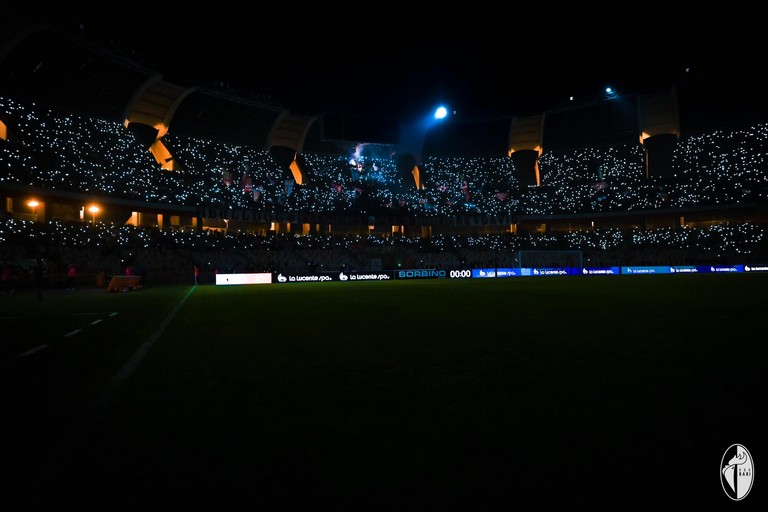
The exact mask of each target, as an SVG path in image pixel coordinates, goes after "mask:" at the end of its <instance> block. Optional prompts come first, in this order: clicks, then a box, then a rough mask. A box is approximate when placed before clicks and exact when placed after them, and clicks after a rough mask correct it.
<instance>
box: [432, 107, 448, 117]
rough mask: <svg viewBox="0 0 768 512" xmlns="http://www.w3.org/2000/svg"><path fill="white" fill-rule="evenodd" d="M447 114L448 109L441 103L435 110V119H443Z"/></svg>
mask: <svg viewBox="0 0 768 512" xmlns="http://www.w3.org/2000/svg"><path fill="white" fill-rule="evenodd" d="M447 116H448V109H447V108H445V107H443V106H442V105H441V106H439V107H437V110H435V119H445V118H446V117H447Z"/></svg>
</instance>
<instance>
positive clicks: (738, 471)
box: [720, 444, 755, 501]
mask: <svg viewBox="0 0 768 512" xmlns="http://www.w3.org/2000/svg"><path fill="white" fill-rule="evenodd" d="M754 481H755V463H754V461H753V460H752V455H750V453H749V450H747V449H746V448H745V447H744V446H743V445H740V444H732V445H731V446H729V447H728V449H727V450H725V453H724V454H723V460H721V461H720V484H722V486H723V490H724V491H725V494H727V495H728V497H729V498H731V499H732V500H734V501H740V500H743V499H744V498H746V497H747V494H749V491H750V490H751V489H752V482H754Z"/></svg>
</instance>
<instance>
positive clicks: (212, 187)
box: [0, 97, 768, 282]
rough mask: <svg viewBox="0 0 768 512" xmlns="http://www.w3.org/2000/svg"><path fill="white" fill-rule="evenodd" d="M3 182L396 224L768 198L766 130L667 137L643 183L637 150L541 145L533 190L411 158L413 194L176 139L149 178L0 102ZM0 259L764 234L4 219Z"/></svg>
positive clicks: (194, 258)
mask: <svg viewBox="0 0 768 512" xmlns="http://www.w3.org/2000/svg"><path fill="white" fill-rule="evenodd" d="M0 112H2V113H3V118H2V119H3V123H4V124H5V126H6V129H7V133H8V136H7V137H6V138H5V139H4V140H3V139H0V164H2V165H1V167H0V187H2V186H3V185H4V184H13V185H16V186H29V187H35V188H37V189H48V190H60V191H66V192H71V193H74V194H82V195H85V194H87V195H89V196H98V197H105V198H113V199H131V200H134V201H141V202H146V203H154V204H169V205H182V206H201V205H222V206H227V207H236V208H244V209H251V210H259V211H271V212H277V211H282V212H302V213H349V214H368V215H371V214H386V213H388V212H398V213H401V214H402V213H405V214H408V215H411V214H413V215H416V214H418V215H420V216H429V215H456V214H472V213H476V214H487V215H492V214H500V213H507V214H510V215H572V214H585V213H586V214H589V213H605V212H609V213H621V212H633V211H640V210H642V211H648V210H660V209H664V210H668V211H675V208H681V207H687V206H692V205H693V206H698V207H700V206H717V205H722V204H729V205H737V204H746V203H750V204H752V203H758V204H763V203H764V202H765V200H766V197H768V172H766V166H767V165H768V164H767V163H766V160H765V154H766V149H768V147H767V146H768V125H757V126H753V127H751V128H748V129H744V130H740V131H731V132H724V131H717V132H713V133H710V134H707V135H701V136H696V137H689V138H686V139H682V140H680V141H679V142H678V144H677V146H676V148H675V152H674V159H673V163H672V167H673V170H674V175H673V176H667V177H650V178H649V177H646V176H645V172H646V171H645V155H644V148H643V147H642V145H641V144H640V143H638V144H630V145H622V146H617V147H598V148H582V149H575V150H572V151H551V152H545V153H544V154H542V155H541V156H540V158H539V167H540V174H541V186H535V187H532V186H522V185H521V184H520V182H519V180H518V178H517V176H518V174H517V170H516V169H515V165H514V162H513V159H511V158H508V157H476V158H436V157H426V158H425V159H424V161H423V162H420V163H419V164H418V165H419V172H420V178H421V184H422V186H421V187H416V186H414V178H413V176H412V175H410V173H409V172H403V170H402V169H399V168H398V165H397V162H396V160H395V159H393V158H391V157H390V156H387V157H381V156H378V155H373V156H368V155H366V148H365V147H363V146H358V147H356V148H354V149H353V150H351V152H350V154H349V155H338V154H334V155H327V154H302V155H301V166H302V170H303V172H304V173H305V174H306V176H308V177H309V179H308V180H307V181H306V183H304V184H298V183H296V181H295V180H293V178H292V175H291V174H290V172H289V171H287V169H285V168H283V167H281V166H280V165H279V164H278V162H277V161H276V160H275V159H274V158H273V157H272V155H271V154H270V152H269V151H267V150H259V149H256V148H254V147H247V146H236V145H229V144H223V143H218V142H212V141H207V140H198V139H191V138H186V137H181V136H176V135H174V134H173V133H172V132H169V133H168V134H167V135H166V136H165V137H163V139H162V142H163V143H164V145H165V146H166V147H167V148H168V149H169V150H170V151H171V153H172V154H173V158H174V160H175V161H176V162H177V164H178V166H177V168H176V169H175V170H173V171H168V170H163V169H162V168H161V167H160V166H159V165H158V162H157V161H156V160H155V159H154V157H153V155H152V153H151V152H150V151H148V150H147V148H146V147H145V146H144V145H142V144H141V143H140V142H139V141H138V140H137V139H136V138H135V137H134V135H133V134H132V133H131V131H129V130H126V129H125V127H124V126H123V125H121V124H118V123H112V122H107V121H104V120H99V119H93V118H85V117H80V116H77V115H72V114H67V113H64V112H60V111H52V110H50V109H46V108H44V107H41V106H38V105H35V104H23V103H20V102H17V101H14V100H11V99H8V98H2V97H0ZM6 217H8V218H6V219H4V220H2V222H1V223H0V260H2V261H10V260H18V259H23V258H36V257H43V258H45V259H46V261H47V263H48V265H49V272H50V273H52V274H54V275H56V274H61V275H64V274H65V272H66V269H67V267H68V265H70V264H74V265H76V266H77V268H78V269H79V270H80V272H79V275H80V276H93V275H96V274H98V273H107V274H120V273H122V272H123V271H124V269H125V267H126V266H131V267H133V268H138V269H140V270H141V272H143V273H144V274H147V275H149V276H150V282H151V276H157V280H158V281H162V280H164V281H169V280H170V281H172V280H174V279H175V277H174V276H179V277H178V279H185V278H186V276H188V275H189V272H190V269H192V268H193V266H195V265H198V266H200V268H202V269H203V271H204V272H205V271H208V272H216V271H220V272H261V271H291V272H300V271H322V270H328V271H332V270H343V269H349V270H360V271H365V270H375V269H377V268H395V267H405V268H438V269H458V268H473V267H492V266H502V267H514V266H519V264H520V261H519V259H518V258H519V254H518V253H519V252H520V251H529V250H540V251H544V250H546V251H553V250H560V251H565V250H578V251H582V254H583V264H584V266H621V265H637V264H647V265H675V264H677V265H683V264H698V263H705V264H709V263H715V262H717V263H729V264H742V263H750V262H751V263H765V262H766V261H768V255H766V239H767V238H766V227H765V225H764V224H763V223H760V222H750V221H731V222H726V223H720V224H711V225H704V226H701V227H685V226H677V227H674V228H657V229H640V228H637V227H631V228H621V229H620V228H594V229H590V230H583V229H575V230H569V232H567V233H558V232H549V233H542V232H535V233H529V232H525V231H523V232H519V233H499V234H488V233H479V232H477V233H470V234H466V233H464V234H444V233H437V234H434V235H431V236H389V235H386V236H382V235H381V234H371V235H368V236H364V235H349V234H346V235H345V234H338V233H335V234H334V233H328V234H302V235H296V234H291V233H270V234H267V235H264V234H256V233H251V232H244V231H238V230H228V231H226V232H221V231H214V230H192V229H178V228H177V229H158V228H157V227H147V226H138V227H137V226H132V225H115V224H112V223H110V222H108V221H103V222H100V223H98V224H96V225H95V226H94V225H93V224H91V223H88V222H82V221H80V222H72V221H62V220H47V221H40V222H30V221H26V220H22V219H14V218H12V217H9V216H8V215H6Z"/></svg>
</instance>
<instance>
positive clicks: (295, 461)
mask: <svg viewBox="0 0 768 512" xmlns="http://www.w3.org/2000/svg"><path fill="white" fill-rule="evenodd" d="M766 285H768V274H738V275H666V276H621V277H616V276H604V277H589V278H586V277H580V276H574V277H538V278H514V279H496V280H492V279H488V280H425V281H394V282H387V283H379V282H358V283H323V284H318V283H309V284H290V285H282V286H278V285H252V286H235V287H216V286H213V285H204V286H198V287H195V288H192V287H183V286H168V287H149V288H145V289H143V290H139V291H134V292H129V293H107V292H105V291H104V290H101V289H79V290H77V291H75V292H67V291H65V290H55V291H53V290H50V291H49V290H44V292H43V295H42V300H37V296H36V294H35V293H33V292H32V291H22V292H19V293H16V294H13V295H8V294H4V295H0V306H2V314H0V316H2V321H3V326H4V327H3V331H4V333H7V335H4V336H3V343H2V346H1V349H0V350H1V351H2V352H1V357H2V362H3V376H4V380H5V383H4V384H5V385H4V387H3V390H4V395H5V400H4V402H5V404H6V407H5V408H4V410H5V411H6V413H5V414H4V415H3V417H4V423H5V426H6V441H7V442H8V444H9V446H10V449H9V454H8V456H7V457H6V461H7V467H8V468H10V469H11V475H10V477H9V478H8V477H6V478H5V479H4V486H7V491H9V492H4V494H5V495H6V496H7V495H8V494H9V493H10V494H11V495H15V496H16V497H17V498H18V499H22V500H23V501H24V502H25V503H27V504H29V505H30V506H33V505H39V506H44V505H45V506H47V505H50V504H55V505H57V506H65V505H75V506H78V507H80V508H81V509H82V508H88V509H90V508H95V507H99V508H100V509H114V508H116V507H117V506H122V505H131V506H132V507H134V508H135V507H136V506H153V507H156V506H170V507H173V508H174V509H183V508H187V506H192V505H194V506H198V507H199V508H203V507H204V508H211V509H217V510H221V509H238V510H240V509H246V508H247V509H254V508H256V509H266V510H286V509H301V510H312V509H320V508H331V507H332V508H335V509H354V510H372V509H386V510H456V509H462V510H511V509H513V508H514V507H515V506H517V505H520V504H540V505H547V504H552V505H568V506H575V507H579V508H581V507H585V506H591V505H597V506H605V505H609V506H610V505H612V504H615V505H616V506H618V507H622V508H624V507H627V506H635V505H639V504H650V505H661V506H669V505H670V504H674V503H677V502H678V501H679V503H681V504H688V505H695V504H698V503H706V504H708V506H717V505H726V504H728V503H730V500H729V499H728V498H727V497H726V495H725V494H724V492H723V490H722V488H721V484H720V480H719V468H720V461H721V457H722V455H723V452H724V451H725V450H726V449H727V448H728V447H729V446H730V445H731V444H734V443H741V444H744V445H745V446H746V447H747V448H748V449H750V451H751V453H752V456H753V458H754V459H755V460H756V467H759V466H760V463H761V462H762V460H763V459H764V460H768V455H765V454H766V453H768V452H765V451H764V450H762V448H763V447H764V446H765V442H764V437H765V432H766V421H765V420H764V419H763V417H764V411H763V408H764V407H765V398H766V392H765V390H766V375H767V374H768V372H766V370H767V369H768V368H767V367H768V357H767V356H768V348H767V344H766V341H768V340H767V337H766V334H765V329H764V326H765V321H764V318H765V316H766V304H767V303H768V301H766V290H767V289H768V288H767V286H766ZM755 482H756V484H755V485H756V486H759V485H760V478H759V477H757V478H756V480H755ZM760 491H762V494H765V492H766V491H765V489H762V490H761V489H759V488H756V489H755V490H754V491H753V492H752V494H751V495H750V496H748V497H747V499H746V500H745V501H744V502H743V503H744V504H746V503H747V502H749V501H750V500H752V501H753V502H755V503H756V500H757V499H759V498H760V494H761V492H760ZM614 500H619V501H614Z"/></svg>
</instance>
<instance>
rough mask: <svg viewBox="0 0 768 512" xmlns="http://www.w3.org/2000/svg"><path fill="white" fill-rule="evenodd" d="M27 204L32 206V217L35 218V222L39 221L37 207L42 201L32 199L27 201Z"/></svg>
mask: <svg viewBox="0 0 768 512" xmlns="http://www.w3.org/2000/svg"><path fill="white" fill-rule="evenodd" d="M27 206H29V207H30V208H32V218H33V219H34V222H37V207H38V206H40V203H39V202H37V199H30V200H29V201H28V202H27Z"/></svg>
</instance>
